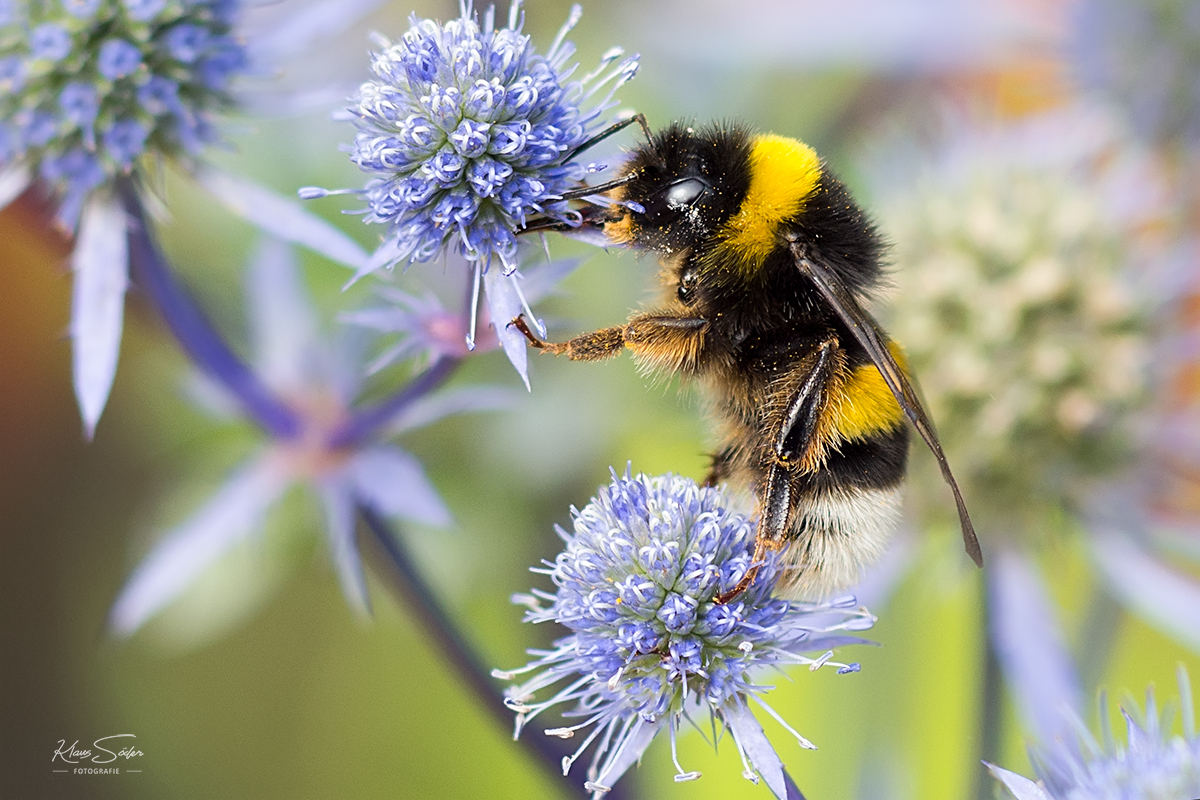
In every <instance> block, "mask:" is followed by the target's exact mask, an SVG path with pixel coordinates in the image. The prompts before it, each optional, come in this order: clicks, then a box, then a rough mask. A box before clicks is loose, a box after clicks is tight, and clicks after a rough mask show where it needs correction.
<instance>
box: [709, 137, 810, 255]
mask: <svg viewBox="0 0 1200 800" xmlns="http://www.w3.org/2000/svg"><path fill="white" fill-rule="evenodd" d="M820 177H821V162H820V160H819V159H818V158H817V153H816V151H815V150H813V149H812V148H811V147H809V146H808V145H806V144H804V143H803V142H800V141H797V140H795V139H788V138H786V137H784V136H775V135H773V134H768V135H765V136H757V137H755V138H754V142H753V144H752V145H751V149H750V189H749V191H748V192H747V193H746V199H745V200H744V201H742V205H741V208H740V209H739V210H738V213H737V214H735V215H734V216H733V217H732V218H731V219H730V220H729V221H728V222H727V223H725V227H724V229H723V230H722V232H721V235H720V239H721V243H720V245H719V250H720V252H721V255H722V256H723V257H724V258H727V259H730V260H732V261H734V262H736V263H738V264H739V266H740V267H741V268H742V269H744V270H746V271H754V270H757V269H758V268H759V267H761V266H762V263H763V261H764V260H765V259H766V257H767V256H768V255H770V254H771V251H772V250H774V249H775V247H776V246H777V245H778V239H777V234H778V229H779V225H780V223H782V222H783V221H784V220H786V219H790V218H793V217H795V216H796V215H797V214H798V213H800V211H801V210H802V209H803V207H804V201H805V200H807V199H808V197H809V196H810V195H811V194H812V193H813V192H814V191H815V190H816V188H817V182H818V180H819V179H820Z"/></svg>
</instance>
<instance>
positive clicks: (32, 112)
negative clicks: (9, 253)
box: [0, 0, 367, 438]
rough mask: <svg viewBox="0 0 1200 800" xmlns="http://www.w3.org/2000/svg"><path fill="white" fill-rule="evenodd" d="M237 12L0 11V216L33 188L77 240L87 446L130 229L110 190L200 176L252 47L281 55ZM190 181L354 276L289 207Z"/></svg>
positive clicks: (202, 0) (191, 3)
mask: <svg viewBox="0 0 1200 800" xmlns="http://www.w3.org/2000/svg"><path fill="white" fill-rule="evenodd" d="M334 5H336V1H335V0H315V2H312V3H309V4H308V7H307V8H305V9H303V10H300V11H299V12H298V13H295V14H294V22H296V23H303V24H298V27H297V29H298V30H321V28H319V27H316V26H314V25H312V24H310V23H311V22H313V21H314V20H316V19H320V18H321V17H322V15H327V14H329V13H330V12H331V11H333V10H334V9H333V8H331V7H332V6H334ZM360 7H361V4H360ZM241 11H242V4H241V3H240V2H239V1H238V0H39V1H38V2H30V3H16V2H12V0H3V2H0V208H3V207H4V206H5V205H7V204H8V203H9V202H10V201H12V200H13V199H14V198H16V197H17V196H18V195H20V194H21V192H23V191H24V190H25V189H26V188H27V187H28V186H29V185H30V184H31V183H35V182H36V183H40V184H42V185H44V186H46V187H48V188H49V189H50V190H51V191H53V192H54V193H55V194H56V195H57V196H58V198H59V205H58V212H57V220H58V222H59V224H60V225H61V226H62V227H63V228H64V229H65V230H66V231H68V232H70V233H74V234H75V247H74V250H73V252H72V255H71V267H72V270H73V272H74V277H75V280H74V287H73V295H72V300H71V328H70V332H71V343H72V348H73V372H74V383H75V395H76V398H77V400H78V403H79V408H80V413H81V416H82V417H83V423H84V429H85V433H86V434H87V436H88V437H89V438H90V437H91V435H92V434H93V433H94V431H95V427H96V424H97V422H98V421H99V418H100V415H101V413H102V412H103V410H104V406H105V404H106V403H107V401H108V395H109V392H110V390H111V388H112V383H113V378H114V376H115V373H116V368H117V356H118V353H119V350H120V343H121V333H122V329H123V326H124V295H125V289H126V287H127V286H128V284H129V274H128V273H129V265H128V243H127V241H126V235H127V227H128V221H127V218H126V214H125V209H123V208H122V203H121V202H119V201H118V199H117V198H116V197H115V194H116V193H115V192H114V189H115V183H116V182H117V180H118V179H119V178H121V177H122V176H126V175H130V174H133V175H135V176H136V175H137V174H139V173H140V172H141V168H142V167H143V166H144V165H145V164H146V163H148V162H151V161H154V160H161V159H174V160H175V161H177V162H178V163H182V164H184V165H185V166H188V167H190V168H197V167H199V166H200V163H199V156H200V154H201V151H202V150H203V148H204V145H206V144H208V143H210V142H212V141H213V140H214V139H216V138H217V137H218V131H217V114H218V112H221V111H223V110H225V109H227V108H228V107H230V106H231V105H232V104H233V103H234V100H235V97H234V94H233V92H234V90H235V88H236V84H237V83H238V79H239V78H240V77H241V76H243V75H247V74H250V73H252V72H255V71H258V72H263V71H264V70H263V69H262V66H263V65H261V64H259V65H257V66H255V65H252V63H251V57H252V55H253V53H252V50H253V49H254V47H255V46H257V45H259V44H264V45H268V50H271V51H272V52H283V51H281V50H280V48H279V47H278V46H277V43H276V46H275V47H274V48H273V49H272V48H271V47H270V45H271V42H270V37H269V36H268V37H266V38H263V37H259V38H257V39H255V40H253V41H249V40H248V39H247V37H245V36H243V35H242V32H241V31H240V30H237V29H235V24H236V23H237V22H238V17H240V16H241ZM341 13H342V15H343V16H344V15H345V11H344V9H343V11H342V12H341ZM290 38H292V39H294V40H299V39H302V38H305V37H301V36H296V35H293V36H291V37H290ZM307 38H308V39H310V40H311V38H312V35H309V36H308V37H307ZM292 45H293V46H296V47H303V42H300V41H295V42H292ZM195 171H197V172H200V170H198V169H197V170H195ZM201 177H203V178H204V179H205V180H204V181H203V183H204V184H205V185H206V186H208V188H210V190H211V191H212V192H213V194H214V195H215V196H216V197H217V198H218V199H219V200H221V201H222V202H224V203H225V204H226V205H227V206H229V207H230V208H231V209H233V210H234V211H235V212H238V213H241V214H242V215H243V216H246V217H249V218H250V219H251V221H253V222H255V223H256V224H258V225H259V226H260V227H262V228H264V229H265V230H268V231H271V232H272V233H274V234H276V235H278V236H280V237H282V238H285V239H287V240H290V241H295V242H298V243H302V244H304V245H306V246H308V247H310V248H312V249H315V250H317V251H318V252H321V253H323V254H325V255H328V256H330V257H331V258H334V259H335V260H340V261H343V262H347V263H349V264H350V265H351V266H352V267H354V268H361V266H362V265H363V264H365V263H366V261H367V256H366V254H365V253H363V252H362V249H361V248H360V247H358V246H357V245H356V244H354V243H353V242H352V241H350V240H349V238H348V237H346V236H345V234H342V233H341V232H340V231H337V229H335V228H334V227H333V226H332V225H329V224H328V223H325V222H323V221H322V220H320V219H318V218H315V217H313V216H311V215H309V214H306V213H305V212H303V211H302V210H301V209H299V208H298V207H295V204H294V203H291V202H289V201H285V200H282V199H280V198H278V197H277V196H274V195H272V194H271V193H269V192H266V191H264V190H262V189H259V188H257V187H255V186H252V185H248V184H246V183H245V182H243V181H238V180H234V179H232V178H229V177H228V176H224V175H221V174H219V173H216V172H213V171H211V170H207V171H205V172H204V174H202V175H201ZM134 183H135V184H136V183H137V182H136V181H135V182H134Z"/></svg>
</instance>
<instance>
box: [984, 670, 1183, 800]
mask: <svg viewBox="0 0 1200 800" xmlns="http://www.w3.org/2000/svg"><path fill="white" fill-rule="evenodd" d="M1179 700H1180V706H1181V707H1182V710H1183V735H1182V736H1169V733H1170V729H1171V723H1172V717H1173V716H1174V714H1163V715H1161V716H1160V713H1159V711H1158V707H1157V705H1156V703H1155V700H1154V692H1153V690H1149V691H1147V692H1146V708H1145V713H1144V714H1142V713H1140V712H1139V710H1138V709H1137V708H1133V709H1132V711H1130V710H1126V709H1125V708H1122V709H1121V713H1122V715H1123V716H1124V717H1125V722H1126V730H1127V736H1126V743H1125V745H1124V746H1121V745H1119V744H1116V743H1115V741H1114V737H1113V734H1112V730H1111V729H1110V727H1109V721H1108V720H1109V718H1108V707H1107V706H1108V704H1107V703H1106V702H1105V700H1104V698H1103V697H1102V698H1101V702H1100V724H1101V741H1100V742H1097V741H1096V739H1095V738H1094V737H1093V736H1092V735H1091V733H1089V732H1088V730H1087V729H1086V728H1085V727H1084V725H1083V723H1082V722H1080V721H1079V720H1078V719H1074V720H1073V721H1074V722H1075V727H1076V729H1077V730H1078V732H1079V741H1078V743H1077V744H1076V743H1072V744H1068V743H1066V742H1064V741H1062V740H1058V741H1056V742H1055V743H1054V744H1053V745H1052V746H1051V745H1045V744H1043V745H1042V746H1040V747H1035V748H1031V749H1030V761H1031V762H1032V763H1033V768H1034V771H1035V772H1036V773H1037V776H1038V778H1039V780H1038V781H1037V782H1036V783H1035V782H1034V781H1031V780H1029V779H1028V778H1025V777H1023V776H1021V775H1018V774H1016V773H1014V772H1009V771H1008V770H1006V769H1003V768H1001V767H997V766H995V765H994V764H988V768H989V769H990V770H991V771H992V774H993V775H995V776H996V777H997V778H998V779H999V780H1000V781H1001V782H1003V783H1004V785H1005V786H1006V787H1007V788H1008V790H1009V791H1010V792H1011V793H1012V796H1013V797H1015V798H1017V800H1177V799H1178V798H1194V797H1200V736H1197V733H1196V718H1195V712H1194V709H1193V706H1192V692H1191V685H1190V683H1189V681H1188V676H1187V672H1185V671H1184V669H1183V667H1182V666H1181V667H1180V668H1179Z"/></svg>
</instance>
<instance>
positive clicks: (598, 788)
mask: <svg viewBox="0 0 1200 800" xmlns="http://www.w3.org/2000/svg"><path fill="white" fill-rule="evenodd" d="M576 8H578V6H576ZM583 788H584V789H586V790H587V791H589V792H595V793H596V794H608V793H609V792H611V791H612V787H611V786H605V785H603V784H600V783H596V782H595V781H584V782H583Z"/></svg>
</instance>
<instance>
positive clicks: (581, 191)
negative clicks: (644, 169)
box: [558, 172, 637, 200]
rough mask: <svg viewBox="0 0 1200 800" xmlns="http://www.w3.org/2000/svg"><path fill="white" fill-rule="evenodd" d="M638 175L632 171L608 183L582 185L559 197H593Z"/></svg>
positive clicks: (570, 198) (567, 198)
mask: <svg viewBox="0 0 1200 800" xmlns="http://www.w3.org/2000/svg"><path fill="white" fill-rule="evenodd" d="M636 177H637V173H636V172H631V173H629V174H628V175H626V176H624V177H621V178H616V179H614V180H611V181H607V182H606V183H597V184H596V185H595V186H580V187H579V188H578V189H572V190H571V191H569V192H563V193H562V194H560V195H559V196H558V197H559V199H560V200H577V199H578V198H580V197H591V196H592V195H594V194H600V193H601V192H607V191H609V190H610V189H616V188H617V187H618V186H624V185H625V184H627V183H629V182H630V181H632V180H633V179H634V178H636Z"/></svg>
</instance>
